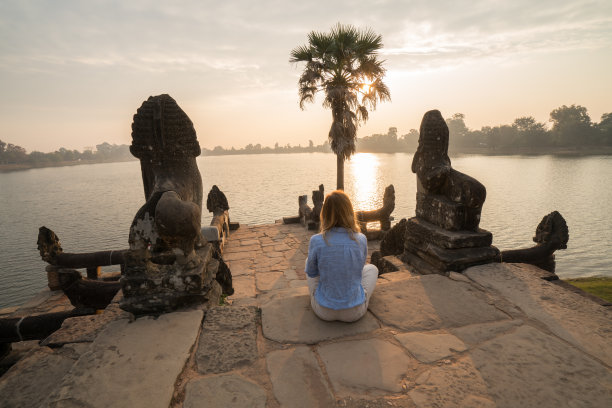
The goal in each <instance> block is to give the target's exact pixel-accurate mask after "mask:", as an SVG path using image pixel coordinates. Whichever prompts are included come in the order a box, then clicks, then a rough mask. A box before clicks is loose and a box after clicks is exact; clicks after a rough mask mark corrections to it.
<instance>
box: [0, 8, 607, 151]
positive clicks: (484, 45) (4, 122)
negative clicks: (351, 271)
mask: <svg viewBox="0 0 612 408" xmlns="http://www.w3.org/2000/svg"><path fill="white" fill-rule="evenodd" d="M338 22H340V23H342V24H352V25H355V26H356V27H359V28H371V29H372V30H374V31H375V32H377V33H379V34H381V35H382V37H383V43H384V48H383V50H382V51H381V52H380V55H379V58H380V59H383V60H385V67H386V69H387V74H386V77H385V82H386V84H387V86H388V87H389V88H390V91H391V98H392V101H391V102H386V103H383V104H379V105H378V107H377V109H376V111H374V112H371V114H370V119H369V120H368V122H367V123H365V124H364V125H362V126H361V127H360V128H359V131H358V136H359V137H363V136H367V135H371V134H374V133H386V132H387V129H388V128H389V127H392V126H393V127H397V128H398V133H399V134H400V135H402V134H405V133H408V132H409V130H410V129H413V128H416V129H418V127H419V124H420V121H421V118H422V116H423V114H424V113H425V112H426V111H427V110H430V109H439V110H440V111H441V112H442V114H443V115H444V117H451V116H452V115H453V114H454V113H463V114H464V115H465V122H466V124H467V126H468V127H469V128H470V129H480V128H481V127H482V126H496V125H500V124H511V123H512V122H513V121H514V119H516V118H518V117H521V116H533V117H535V118H536V120H538V121H540V122H545V123H548V121H549V114H550V112H551V111H552V110H553V109H555V108H557V107H560V106H562V105H568V106H569V105H572V104H577V105H582V106H585V107H586V108H587V109H588V112H589V114H590V116H591V119H592V120H593V121H594V122H598V121H599V120H600V118H601V115H602V114H604V113H607V112H612V97H611V95H612V74H611V72H612V1H610V0H601V1H599V0H593V1H588V0H585V1H580V0H574V1H566V0H555V1H549V0H538V1H533V0H512V1H498V0H472V1H443V0H423V1H422V0H414V1H413V0H403V1H402V0H397V1H391V0H389V1H386V0H369V1H361V0H349V1H344V0H339V1H338V0H325V1H319V0H309V1H304V0H299V1H294V0H280V1H276V0H257V1H253V0H239V1H232V0H225V1H219V0H215V1H208V0H197V1H188V0H184V1H165V2H162V1H147V0H129V1H125V0H119V1H113V0H108V1H102V0H87V1H85V0H83V1H71V0H51V1H42V0H41V1H30V0H15V1H13V0H0V140H3V141H5V142H8V143H13V144H16V145H20V146H22V147H24V148H25V149H26V150H27V151H28V152H31V151H33V150H38V151H43V152H49V151H54V150H57V149H59V148H60V147H65V148H67V149H77V150H83V149H85V148H89V147H91V146H95V145H97V144H100V143H102V142H109V143H115V144H129V143H131V122H132V116H133V115H134V113H135V112H136V110H137V109H138V107H139V106H140V105H141V103H142V102H143V101H144V100H146V99H147V98H148V97H149V96H150V95H159V94H162V93H168V94H170V95H171V96H172V97H173V98H174V99H175V100H176V101H177V102H178V104H179V105H180V106H181V108H182V109H183V110H184V111H185V112H186V113H187V115H189V117H190V118H191V120H192V121H193V123H194V126H195V128H196V131H197V134H198V140H199V142H200V145H201V146H202V147H205V148H209V149H212V148H214V147H215V146H218V145H219V146H223V147H226V148H229V147H232V146H233V147H236V148H241V147H244V146H245V145H247V144H248V143H253V144H257V143H260V144H262V145H263V146H273V145H274V144H275V143H279V144H280V145H283V146H284V145H286V144H290V145H292V146H296V145H300V144H301V145H302V146H305V145H308V142H309V140H312V141H313V142H314V143H315V144H320V143H322V142H323V141H325V140H326V138H327V134H328V132H329V126H330V124H331V112H330V111H329V110H326V109H324V108H323V107H322V105H321V103H322V98H318V99H317V100H315V103H313V104H308V105H307V106H306V109H305V110H300V108H299V104H298V92H297V81H298V78H299V75H300V73H301V70H302V69H303V66H301V65H299V64H298V65H296V64H290V63H289V54H290V52H291V50H292V49H293V48H295V47H297V46H299V45H303V44H306V42H307V35H308V33H309V32H310V31H313V30H315V31H328V30H329V29H330V28H331V27H332V26H333V25H335V24H336V23H338Z"/></svg>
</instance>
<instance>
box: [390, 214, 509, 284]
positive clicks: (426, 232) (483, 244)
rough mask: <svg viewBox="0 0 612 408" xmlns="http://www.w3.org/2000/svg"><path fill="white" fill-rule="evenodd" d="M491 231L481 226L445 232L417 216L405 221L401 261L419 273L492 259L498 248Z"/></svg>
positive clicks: (478, 263) (492, 260) (439, 271)
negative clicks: (474, 230)
mask: <svg viewBox="0 0 612 408" xmlns="http://www.w3.org/2000/svg"><path fill="white" fill-rule="evenodd" d="M491 241H492V236H491V233H490V232H488V231H485V230H482V229H479V230H478V232H472V231H447V230H444V229H442V228H440V227H438V226H436V225H433V224H431V223H429V222H427V221H424V220H421V219H419V218H416V217H415V218H411V219H409V220H408V222H407V226H406V236H405V241H404V253H403V254H402V256H401V257H400V258H401V259H402V261H404V262H406V263H408V264H410V265H412V266H414V267H415V268H416V269H417V270H418V271H419V272H420V273H422V274H431V273H439V274H445V273H446V272H448V271H455V272H460V271H462V270H464V269H466V268H468V267H470V266H474V265H481V264H486V263H491V262H495V260H496V259H497V257H498V256H499V250H498V249H497V248H496V247H494V246H492V245H491Z"/></svg>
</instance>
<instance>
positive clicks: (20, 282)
mask: <svg viewBox="0 0 612 408" xmlns="http://www.w3.org/2000/svg"><path fill="white" fill-rule="evenodd" d="M411 163H412V155H411V154H402V153H396V154H368V153H361V154H357V155H355V156H354V157H353V158H352V160H351V161H349V162H347V163H346V165H345V166H346V167H345V177H346V180H345V191H346V192H347V193H348V194H349V195H350V196H351V197H352V199H353V201H354V204H355V209H356V210H369V209H374V208H376V207H379V206H380V205H381V203H382V194H383V191H384V188H385V187H386V186H387V185H389V184H393V185H394V186H395V191H396V207H395V211H394V213H393V215H394V217H395V220H396V221H399V220H400V219H401V218H403V217H411V216H413V215H414V207H415V192H416V176H415V175H414V174H413V173H412V172H411V171H410V165H411ZM452 163H453V167H454V168H455V169H457V170H459V171H462V172H464V173H466V174H469V175H471V176H473V177H475V178H476V179H478V180H479V181H480V182H482V183H483V184H484V185H485V186H486V188H487V200H486V202H485V205H484V208H483V212H482V221H481V227H482V228H485V229H487V230H489V231H491V232H492V233H493V244H494V245H496V246H497V247H498V248H500V249H502V250H503V249H516V248H520V247H527V246H531V245H533V242H532V241H531V238H532V237H533V235H534V232H535V228H536V226H537V225H538V223H539V222H540V220H541V219H542V217H543V216H544V215H546V214H548V213H549V212H551V211H553V210H557V211H559V212H560V213H561V214H562V215H563V216H564V217H565V219H566V221H567V223H568V226H569V230H570V240H569V243H568V249H567V250H564V251H558V252H557V274H558V275H559V276H560V277H562V278H566V277H578V276H593V275H607V276H612V266H611V265H612V254H611V252H612V251H611V250H612V245H611V244H612V216H611V215H610V212H611V211H610V210H611V209H612V188H611V187H610V186H611V185H612V183H611V181H612V156H594V157H577V158H571V157H552V156H539V157H520V156H460V157H454V158H452ZM198 166H199V168H200V172H201V173H202V180H203V183H204V191H205V194H207V193H208V191H209V190H210V188H211V187H212V185H213V184H217V185H218V186H219V188H220V189H221V190H222V191H223V192H224V193H225V194H226V196H227V198H228V201H229V205H230V217H231V219H232V221H238V222H240V223H241V224H267V223H273V222H274V220H277V219H280V218H281V217H283V216H291V215H297V201H298V199H297V198H298V196H299V195H302V194H308V196H309V202H310V196H311V191H312V190H315V189H317V187H318V185H319V184H324V186H325V188H326V191H327V192H329V191H331V190H333V187H335V179H336V176H335V174H336V173H335V172H336V168H335V166H336V160H335V156H333V155H332V154H326V153H303V154H287V155H252V156H216V157H200V158H198ZM143 203H144V192H143V188H142V181H141V178H140V164H139V162H137V161H134V162H126V163H108V164H95V165H82V166H72V167H54V168H44V169H32V170H28V171H20V172H13V173H0V307H6V306H11V305H18V304H21V303H23V302H24V301H26V300H27V299H28V298H29V297H31V296H32V295H34V294H35V293H37V292H38V291H40V290H41V289H43V288H44V287H45V286H46V279H47V278H46V273H45V263H44V262H42V261H41V260H40V256H39V254H38V251H37V249H36V239H37V236H38V228H39V227H40V226H42V225H45V226H47V227H48V228H51V229H52V230H53V231H55V233H56V234H57V235H58V236H59V238H60V241H61V243H62V246H63V248H64V251H66V252H84V251H100V250H111V249H124V248H127V245H128V244H127V239H128V232H129V227H130V223H131V221H132V218H133V216H134V214H135V213H136V211H137V210H138V209H139V208H140V206H141V205H142V204H143ZM204 211H206V209H204ZM210 218H211V217H210V214H208V213H205V214H203V217H202V223H203V224H208V223H209V222H210Z"/></svg>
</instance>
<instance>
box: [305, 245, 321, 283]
mask: <svg viewBox="0 0 612 408" xmlns="http://www.w3.org/2000/svg"><path fill="white" fill-rule="evenodd" d="M315 236H316V235H313V236H312V237H311V238H310V243H309V244H308V258H306V268H305V272H306V275H308V276H309V277H311V278H314V277H316V276H319V267H318V263H317V260H318V253H319V251H317V248H316V246H317V245H316V243H313V241H314V237H315Z"/></svg>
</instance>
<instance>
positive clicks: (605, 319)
mask: <svg viewBox="0 0 612 408" xmlns="http://www.w3.org/2000/svg"><path fill="white" fill-rule="evenodd" d="M537 269H538V268H537V267H535V266H532V265H527V264H495V265H483V266H478V267H473V268H470V269H468V270H467V271H466V272H465V273H466V275H467V276H468V277H469V278H470V279H472V280H473V281H476V282H478V283H479V284H480V285H482V286H484V287H485V288H487V289H492V290H494V291H497V292H499V293H500V294H501V295H502V296H503V297H505V298H506V299H508V300H509V301H510V302H512V303H514V304H515V305H516V306H518V307H519V308H520V309H521V310H522V311H523V312H524V313H525V314H527V315H528V316H529V317H530V318H532V319H536V320H538V321H540V322H542V323H544V324H545V325H546V326H547V327H548V328H549V329H550V330H551V331H552V332H553V333H555V334H556V335H557V336H559V337H561V338H563V339H564V340H566V341H568V342H570V343H572V344H574V345H576V346H577V347H580V348H582V349H583V350H585V351H586V352H588V353H589V354H591V355H593V356H594V357H596V358H598V359H601V360H602V361H604V362H606V364H608V365H612V347H611V345H610V344H611V343H610V338H611V336H612V311H610V310H608V309H607V308H605V307H602V306H600V305H598V304H596V303H594V302H592V301H591V300H589V299H586V298H584V297H582V296H580V295H577V294H576V293H573V292H570V291H566V290H564V289H563V288H561V287H559V286H557V285H555V284H554V283H551V282H548V281H545V280H542V279H540V278H539V277H537V274H536V273H532V271H534V270H536V271H537Z"/></svg>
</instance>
